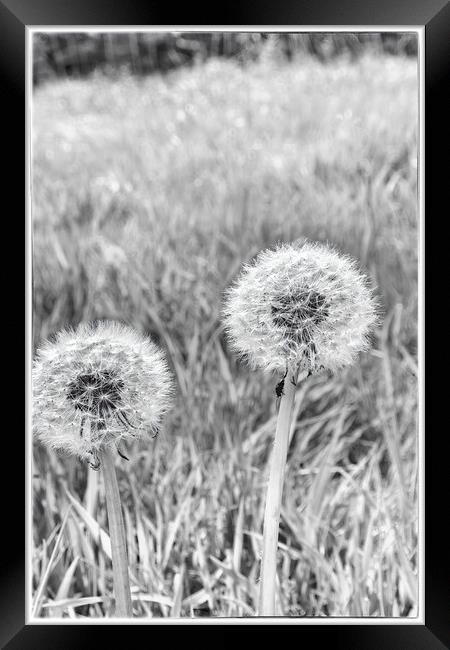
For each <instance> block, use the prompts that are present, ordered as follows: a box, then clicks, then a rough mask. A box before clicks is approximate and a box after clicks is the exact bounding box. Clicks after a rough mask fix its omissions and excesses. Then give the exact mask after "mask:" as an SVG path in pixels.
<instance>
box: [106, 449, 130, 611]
mask: <svg viewBox="0 0 450 650" xmlns="http://www.w3.org/2000/svg"><path fill="white" fill-rule="evenodd" d="M100 459H101V464H102V467H103V476H104V483H105V494H106V508H107V511H108V526H109V537H110V539H111V555H112V566H113V577H114V595H115V599H116V611H115V616H117V617H131V616H132V615H133V608H132V604H131V591H130V579H129V576H128V557H127V546H126V539H125V526H124V523H123V515H122V506H121V503H120V493H119V485H118V483H117V477H116V470H115V467H114V456H113V453H112V451H111V449H109V448H108V447H105V448H104V449H102V450H101V452H100Z"/></svg>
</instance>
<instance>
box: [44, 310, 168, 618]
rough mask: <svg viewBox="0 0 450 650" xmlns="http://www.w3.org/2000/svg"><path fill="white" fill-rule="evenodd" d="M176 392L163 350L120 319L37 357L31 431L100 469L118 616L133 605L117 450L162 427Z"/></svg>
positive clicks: (70, 336) (82, 329) (89, 328)
mask: <svg viewBox="0 0 450 650" xmlns="http://www.w3.org/2000/svg"><path fill="white" fill-rule="evenodd" d="M172 393H173V386H172V378H171V375H170V373H169V369H168V366H167V363H166V361H165V358H164V355H163V353H162V352H161V350H159V349H158V347H157V346H156V345H155V344H154V343H153V342H152V341H151V340H150V339H149V338H147V337H144V336H141V335H140V334H138V333H137V332H135V331H134V330H133V329H131V328H130V327H126V326H124V325H121V324H119V323H113V322H107V321H106V322H97V323H94V324H82V325H80V326H79V327H78V328H77V329H75V330H64V331H61V332H60V333H59V334H57V335H56V337H55V338H54V340H53V341H49V342H46V343H44V344H43V345H42V347H41V348H40V349H39V350H38V353H37V357H36V360H35V362H34V366H33V434H34V436H35V437H36V438H37V439H38V440H40V442H41V443H43V444H44V445H46V446H47V447H49V448H51V449H55V450H57V451H60V452H63V453H66V454H72V455H76V456H78V457H79V458H80V459H82V460H83V461H86V462H88V463H89V465H90V467H91V468H93V469H100V468H102V469H103V475H104V485H105V493H106V505H107V512H108V523H109V532H110V538H111V552H112V561H113V574H114V591H115V597H116V612H115V613H116V616H131V615H132V608H131V596H130V586H129V578H128V561H127V552H126V542H125V531H124V524H123V517H122V510H121V506H120V495H119V489H118V484H117V478H116V474H115V468H114V460H115V454H116V452H117V453H118V454H119V455H121V456H123V457H125V458H126V456H125V454H124V452H123V448H122V449H121V444H122V443H126V442H127V441H131V440H135V439H139V438H144V437H148V438H149V437H151V436H153V435H154V434H155V433H156V432H157V431H158V428H159V426H160V424H161V421H162V418H163V416H164V415H165V413H166V412H167V410H168V409H169V407H170V402H171V397H172Z"/></svg>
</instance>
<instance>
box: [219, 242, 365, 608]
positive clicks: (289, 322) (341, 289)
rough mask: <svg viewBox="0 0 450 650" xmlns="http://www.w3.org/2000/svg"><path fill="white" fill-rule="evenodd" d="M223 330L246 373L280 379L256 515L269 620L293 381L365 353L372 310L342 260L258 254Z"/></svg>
mask: <svg viewBox="0 0 450 650" xmlns="http://www.w3.org/2000/svg"><path fill="white" fill-rule="evenodd" d="M224 316H225V328H226V331H227V333H228V335H229V337H230V339H231V343H232V345H233V347H234V349H235V350H236V351H237V352H238V353H239V354H241V355H242V356H243V357H244V358H246V359H247V360H248V361H249V363H250V364H251V366H253V367H255V368H262V369H265V370H273V371H279V372H282V373H283V376H282V378H281V380H280V381H279V382H278V384H277V386H276V389H275V392H276V396H277V398H278V399H279V403H280V406H279V411H278V417H277V427H276V432H275V444H274V447H273V451H272V457H271V463H270V476H269V484H268V488H267V495H266V504H265V511H264V533H263V554H262V561H261V579H260V589H259V603H258V613H259V614H260V615H263V616H274V615H275V614H276V605H275V594H276V568H277V547H278V527H279V521H280V511H281V498H282V490H283V478H284V468H285V465H286V458H287V451H288V445H289V431H290V427H291V420H292V410H293V406H294V397H295V387H296V385H297V378H298V376H299V374H302V375H303V376H304V377H306V376H309V375H310V374H311V373H313V372H317V371H318V370H321V369H327V370H330V371H335V370H337V369H338V368H341V367H342V366H345V365H348V364H350V363H352V362H353V361H354V359H355V358H356V355H357V353H358V352H360V351H361V350H364V349H365V348H366V347H367V345H368V333H369V331H370V328H371V327H372V326H373V325H374V324H375V322H376V308H375V301H374V299H373V296H372V293H371V291H370V289H369V287H368V283H367V280H366V278H365V277H364V276H363V275H362V274H361V273H359V272H358V270H357V268H356V264H355V262H354V261H352V260H351V259H350V258H348V257H345V256H343V255H340V254H339V253H337V252H336V251H334V250H333V249H331V248H329V247H327V246H322V245H320V244H310V243H307V244H304V245H303V246H301V245H296V244H290V245H288V244H283V245H281V246H278V248H276V249H275V250H266V251H263V252H262V253H260V254H259V255H258V256H257V258H256V259H255V261H254V262H253V263H251V264H248V265H247V266H245V267H244V269H243V271H242V273H241V275H240V277H239V278H238V280H237V281H236V283H235V284H234V286H232V287H231V289H229V290H228V292H227V296H226V305H225V309H224Z"/></svg>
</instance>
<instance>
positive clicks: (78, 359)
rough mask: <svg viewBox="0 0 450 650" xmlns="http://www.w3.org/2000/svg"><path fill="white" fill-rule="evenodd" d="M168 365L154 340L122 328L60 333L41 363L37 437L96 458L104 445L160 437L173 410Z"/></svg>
mask: <svg viewBox="0 0 450 650" xmlns="http://www.w3.org/2000/svg"><path fill="white" fill-rule="evenodd" d="M172 396H173V382H172V377H171V374H170V372H169V369H168V366H167V363H166V360H165V358H164V355H163V353H162V352H161V351H160V350H159V348H158V347H157V346H156V345H155V344H154V343H153V342H152V341H151V340H150V339H149V338H147V337H144V336H141V335H140V334H139V333H138V332H135V331H134V330H133V329H131V328H130V327H126V326H124V325H121V324H119V323H113V322H108V321H100V322H96V323H86V324H82V325H80V326H79V327H77V328H76V329H75V330H63V331H61V332H59V333H58V334H57V335H56V337H55V339H54V340H53V341H47V342H45V343H44V344H43V345H42V347H41V348H40V349H39V350H38V353H37V357H36V360H35V362H34V366H33V434H34V435H35V436H36V437H37V438H38V439H39V440H40V441H41V442H42V443H43V444H45V445H47V446H49V447H51V448H53V449H57V450H60V451H64V452H66V453H68V454H75V455H78V456H79V457H80V458H82V459H85V460H88V459H89V458H91V457H92V456H93V455H95V453H96V452H97V451H98V450H99V449H100V447H101V446H102V445H105V444H110V443H112V442H119V441H120V440H125V441H126V440H130V439H136V438H141V437H143V436H145V435H147V434H148V435H150V436H151V435H153V434H154V433H155V432H157V431H158V430H159V427H160V424H161V420H162V418H163V416H164V415H165V413H166V412H167V410H168V409H169V408H170V405H171V399H172Z"/></svg>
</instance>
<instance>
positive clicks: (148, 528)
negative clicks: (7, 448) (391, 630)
mask: <svg viewBox="0 0 450 650" xmlns="http://www.w3.org/2000/svg"><path fill="white" fill-rule="evenodd" d="M422 36H423V33H422V32H421V30H420V29H417V28H412V27H408V28H404V29H401V28H399V27H398V28H390V29H388V28H386V29H381V28H380V29H373V28H370V29H356V28H354V29H351V28H347V29H338V28H336V27H335V28H332V29H328V30H327V29H325V27H322V28H316V29H309V30H308V29H306V28H305V29H296V28H294V27H291V28H286V29H275V28H274V29H270V28H267V29H264V30H263V29H262V28H258V29H256V28H242V29H239V28H233V29H231V28H230V29H227V30H225V29H218V28H214V27H209V28H207V27H202V28H195V29H194V28H189V29H188V28H185V29H182V28H177V29H176V30H175V29H174V30H170V29H169V28H162V27H160V28H158V29H156V28H153V29H152V28H148V29H146V28H144V27H140V28H126V27H123V28H113V27H111V28H109V29H107V30H106V29H94V28H87V27H86V28H81V27H80V28H70V29H69V28H66V29H63V28H60V29H58V28H37V27H36V28H34V29H32V30H31V32H30V34H29V44H30V48H29V49H30V52H29V54H30V59H31V68H30V69H31V74H32V79H31V81H30V93H31V95H30V98H29V102H30V104H29V105H30V181H31V198H30V230H31V238H32V294H31V298H32V330H31V335H32V344H31V345H32V371H31V395H30V402H31V405H30V409H31V430H30V436H31V444H30V449H31V456H32V458H31V459H30V467H31V476H30V482H31V490H30V492H31V494H32V496H31V502H30V504H29V505H30V522H31V530H30V532H29V540H30V548H29V549H28V551H29V556H30V557H29V560H30V591H31V593H30V596H29V604H30V617H31V620H32V621H33V622H35V621H40V622H44V623H52V622H58V623H72V624H78V623H80V624H81V623H89V622H92V623H97V622H102V621H103V622H104V621H106V622H111V621H114V620H119V621H122V622H124V623H142V622H145V623H152V622H158V621H162V620H164V619H170V620H171V621H174V622H175V621H181V622H188V621H201V620H206V619H210V620H218V621H223V622H226V621H234V620H236V621H237V620H242V619H246V620H248V621H249V622H250V621H252V620H254V621H256V622H257V621H262V620H264V619H270V620H272V621H279V622H283V621H286V622H295V623H299V624H301V623H302V622H308V623H311V622H317V621H320V623H326V622H330V621H335V622H336V621H339V620H341V619H342V620H344V621H348V622H358V621H359V622H361V621H366V622H367V621H368V622H369V623H370V624H372V623H374V622H375V623H376V622H377V620H379V621H381V620H383V621H384V622H385V623H389V622H390V621H394V622H401V623H406V622H414V621H418V620H419V619H422V618H423V606H424V602H423V596H424V591H423V590H424V564H423V557H424V555H423V553H424V547H423V533H424V530H423V505H424V504H423V500H422V496H421V495H422V486H423V473H422V468H423V444H424V442H423V435H424V434H423V426H422V403H421V369H422V343H421V327H422V315H421V309H422V295H421V283H422V278H421V267H422V245H423V238H422V227H423V226H422V218H421V209H420V205H421V202H420V201H421V197H420V174H421V164H422V163H421V158H420V153H421V148H420V120H421V110H422V109H421V93H420V87H421V81H423V80H421V74H422V68H421V57H422V56H423V41H422Z"/></svg>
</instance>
